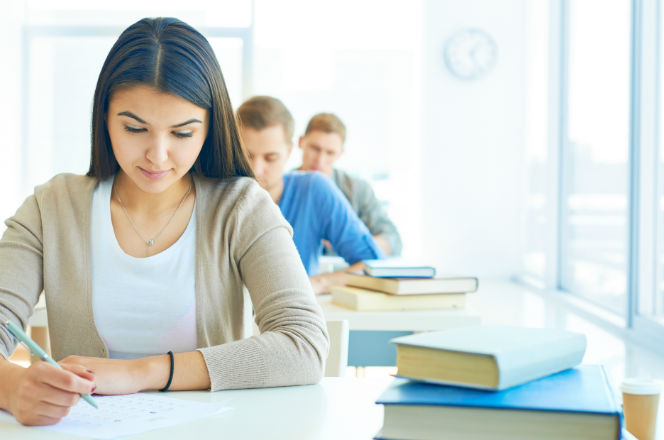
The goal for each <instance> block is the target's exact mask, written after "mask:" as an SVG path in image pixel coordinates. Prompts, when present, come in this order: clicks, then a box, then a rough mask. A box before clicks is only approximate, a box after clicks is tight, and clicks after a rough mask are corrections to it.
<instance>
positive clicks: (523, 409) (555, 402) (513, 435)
mask: <svg viewBox="0 0 664 440" xmlns="http://www.w3.org/2000/svg"><path fill="white" fill-rule="evenodd" d="M376 403H378V404H382V405H384V420H383V427H382V429H381V430H380V432H379V433H378V434H377V436H376V438H379V439H401V440H407V439H410V440H415V439H417V440H429V439H440V438H450V439H473V440H485V439H486V440H499V439H504V440H507V439H509V440H531V439H538V440H561V439H565V440H591V439H592V440H617V439H620V438H621V429H622V415H621V411H620V407H619V405H618V403H617V401H616V399H615V397H614V395H613V392H612V390H611V387H610V385H609V382H608V379H607V377H606V373H605V371H604V368H603V367H602V366H601V365H582V366H579V367H577V368H573V369H569V370H565V371H562V372H560V373H557V374H554V375H551V376H547V377H544V378H541V379H537V380H534V381H532V382H528V383H526V384H523V385H519V386H517V387H513V388H510V389H507V390H503V391H484V390H476V389H470V388H460V387H453V386H442V385H432V384H427V383H422V382H415V381H408V380H404V379H395V381H394V382H393V383H392V384H391V385H390V387H389V388H387V389H386V390H385V391H384V392H383V394H381V396H380V397H379V398H378V400H377V402H376Z"/></svg>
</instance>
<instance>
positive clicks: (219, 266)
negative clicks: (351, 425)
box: [0, 18, 328, 425]
mask: <svg viewBox="0 0 664 440" xmlns="http://www.w3.org/2000/svg"><path fill="white" fill-rule="evenodd" d="M252 176H253V175H252V172H251V169H250V168H249V165H248V163H247V160H246V159H245V156H244V154H243V151H242V146H241V142H240V138H239V135H238V128H237V126H236V122H235V118H234V114H233V109H232V108H231V104H230V101H229V98H228V93H227V91H226V86H225V84H224V80H223V77H222V74H221V70H220V68H219V64H218V63H217V60H216V58H215V56H214V53H213V51H212V48H211V47H210V45H209V43H208V42H207V40H206V39H205V38H204V37H203V36H202V35H201V34H200V33H198V32H197V31H196V30H194V29H193V28H191V27H190V26H188V25H187V24H185V23H183V22H181V21H179V20H176V19H173V18H157V19H143V20H140V21H139V22H137V23H135V24H134V25H132V26H130V27H129V28H128V29H126V30H125V31H124V32H123V33H122V35H121V36H120V38H119V39H118V41H117V42H116V43H115V45H114V46H113V48H112V49H111V51H110V53H109V55H108V57H107V59H106V62H105V63H104V66H103V67H102V71H101V74H100V76H99V81H98V83H97V88H96V91H95V97H94V108H93V114H92V156H91V162H90V170H89V171H88V174H87V176H78V175H71V174H66V175H58V176H56V177H54V178H53V179H52V180H51V181H49V182H48V183H46V184H44V185H42V186H40V187H38V188H36V190H35V193H34V195H32V196H30V197H28V199H27V200H26V201H25V202H24V203H23V205H22V206H21V207H20V208H19V209H18V211H17V212H16V214H15V215H14V217H12V218H10V219H9V220H8V221H7V230H6V232H5V234H4V236H3V237H2V240H0V323H2V322H5V321H7V320H10V321H12V322H14V323H16V324H17V325H21V326H25V325H26V323H27V322H28V318H29V316H30V314H31V312H32V309H33V307H34V305H35V303H36V302H37V300H38V298H39V295H40V293H41V292H42V291H43V292H44V294H45V296H46V304H47V308H48V315H49V332H50V338H51V346H52V352H53V357H54V358H55V359H56V360H61V361H60V365H61V366H62V367H64V369H63V370H60V369H58V368H56V367H54V366H51V365H49V364H47V363H46V362H38V363H35V364H33V365H32V366H30V367H29V368H22V367H20V366H18V365H16V364H12V363H10V362H9V361H7V360H6V359H7V358H8V357H9V355H10V354H11V353H12V351H13V349H14V347H15V343H14V341H13V340H12V338H11V336H10V335H9V333H8V332H7V331H6V330H5V329H4V326H1V325H0V408H3V409H6V410H8V411H10V412H11V413H12V414H13V415H14V416H15V417H16V418H17V419H18V420H19V421H20V422H22V423H24V424H34V425H42V424H52V423H56V422H58V421H59V420H60V419H61V418H62V417H64V416H65V415H66V414H67V413H68V411H69V408H70V407H71V406H73V405H74V404H75V403H76V402H77V400H78V398H79V393H90V392H95V393H99V394H125V393H135V392H138V391H141V390H155V389H162V390H163V389H165V388H168V389H171V390H193V389H211V390H212V391H215V390H220V389H229V388H252V387H267V386H282V385H297V384H308V383H315V382H317V381H318V380H320V378H321V376H322V369H323V363H324V360H325V357H326V354H327V348H328V339H327V334H326V331H325V324H324V321H323V318H322V314H321V311H320V308H319V307H318V305H317V303H316V301H315V299H314V295H313V291H312V287H311V284H310V283H309V280H308V278H307V274H306V271H305V270H304V267H303V265H302V263H301V261H300V258H299V255H298V252H297V250H296V248H295V246H294V244H293V241H292V238H291V229H290V226H289V225H288V223H286V221H285V220H284V218H283V217H282V215H281V214H280V212H279V208H278V207H277V206H276V205H275V204H274V203H273V202H272V200H271V199H270V196H269V195H268V194H267V192H265V191H264V190H262V189H261V188H260V186H259V185H258V184H257V183H256V181H255V180H254V179H253V177H252ZM243 286H246V287H247V290H248V292H249V295H250V297H251V304H249V303H248V301H245V298H246V296H245V295H244V294H243ZM252 306H253V311H254V313H255V320H256V323H257V325H258V327H259V328H260V330H261V334H260V336H254V337H249V338H246V336H247V335H246V334H245V332H244V329H245V328H247V327H248V326H247V320H248V319H250V317H251V310H252ZM169 352H170V353H169ZM172 353H175V355H174V356H173V354H172ZM171 357H172V359H171ZM171 360H173V362H172V363H171ZM171 365H172V366H171ZM167 384H170V386H167Z"/></svg>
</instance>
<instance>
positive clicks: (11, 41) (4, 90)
mask: <svg viewBox="0 0 664 440" xmlns="http://www.w3.org/2000/svg"><path fill="white" fill-rule="evenodd" d="M22 23H23V4H22V2H6V3H3V5H2V10H1V11H0V41H2V45H1V46H0V47H2V50H1V51H0V56H2V65H3V66H2V68H0V84H1V86H0V100H1V102H2V105H0V120H1V121H2V127H3V128H2V140H1V141H0V233H2V232H3V231H4V230H5V226H4V223H3V222H4V220H5V219H6V218H7V217H9V216H11V215H12V214H14V212H16V208H18V205H19V203H20V201H22V191H21V189H22V188H21V185H20V182H21V177H22V176H21V174H20V171H21V166H20V164H21V163H22V160H21V130H22V128H21V113H22V111H23V106H22V105H21V103H22V96H21V44H20V43H21V36H22V32H21V30H22V27H21V24H22Z"/></svg>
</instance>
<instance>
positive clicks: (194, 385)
mask: <svg viewBox="0 0 664 440" xmlns="http://www.w3.org/2000/svg"><path fill="white" fill-rule="evenodd" d="M137 362H138V365H139V367H138V368H139V371H140V372H141V374H142V376H143V377H144V378H145V382H144V384H143V386H142V387H141V388H142V389H141V390H142V391H143V390H160V389H162V388H164V387H165V386H166V383H167V382H168V378H169V375H170V359H169V356H168V354H165V355H159V356H150V357H147V358H142V359H138V360H137ZM208 388H210V376H209V373H208V370H207V366H206V365H205V359H203V355H202V354H201V352H200V351H190V352H185V353H175V354H174V355H173V380H172V381H171V385H170V387H169V388H168V389H169V390H172V391H184V390H206V389H208Z"/></svg>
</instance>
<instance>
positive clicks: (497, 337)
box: [391, 325, 586, 390]
mask: <svg viewBox="0 0 664 440" xmlns="http://www.w3.org/2000/svg"><path fill="white" fill-rule="evenodd" d="M391 342H392V343H394V344H396V345H397V375H399V376H402V377H408V378H411V379H418V380H422V381H429V382H435V383H441V384H450V385H459V386H465V387H471V388H482V389H492V390H502V389H506V388H509V387H512V386H515V385H519V384H522V383H525V382H528V381H530V380H533V379H537V378H539V377H543V376H547V375H549V374H553V373H557V372H559V371H562V370H564V369H567V368H571V367H574V366H576V365H578V364H579V363H581V361H582V360H583V355H584V354H585V350H586V337H585V335H583V334H581V333H575V332H570V331H567V330H562V329H555V328H526V327H512V326H501V325H490V326H476V327H461V328H454V329H449V330H443V331H437V332H429V333H416V334H413V335H408V336H402V337H399V338H395V339H392V341H391Z"/></svg>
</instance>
